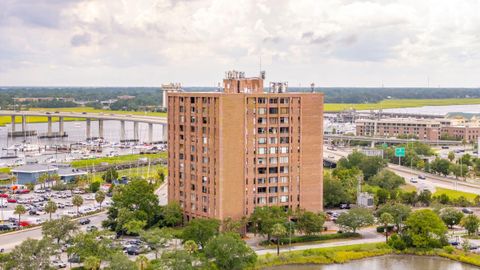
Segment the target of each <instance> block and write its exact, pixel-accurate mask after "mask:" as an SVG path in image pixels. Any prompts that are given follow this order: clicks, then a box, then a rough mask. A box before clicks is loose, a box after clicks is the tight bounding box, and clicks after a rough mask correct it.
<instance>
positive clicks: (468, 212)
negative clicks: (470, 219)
mask: <svg viewBox="0 0 480 270" xmlns="http://www.w3.org/2000/svg"><path fill="white" fill-rule="evenodd" d="M462 212H463V213H465V214H473V211H472V209H469V208H462Z"/></svg>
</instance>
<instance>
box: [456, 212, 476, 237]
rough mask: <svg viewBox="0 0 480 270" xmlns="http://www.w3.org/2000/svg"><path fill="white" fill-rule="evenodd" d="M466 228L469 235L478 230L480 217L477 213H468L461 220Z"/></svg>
mask: <svg viewBox="0 0 480 270" xmlns="http://www.w3.org/2000/svg"><path fill="white" fill-rule="evenodd" d="M460 225H462V227H463V228H465V230H467V232H468V235H472V234H474V233H477V232H478V227H479V226H480V219H479V218H478V217H477V216H475V215H466V216H464V217H463V218H462V220H461V221H460Z"/></svg>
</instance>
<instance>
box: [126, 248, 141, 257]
mask: <svg viewBox="0 0 480 270" xmlns="http://www.w3.org/2000/svg"><path fill="white" fill-rule="evenodd" d="M126 252H127V254H128V255H139V254H140V248H139V247H137V246H131V247H128V248H127V250H126Z"/></svg>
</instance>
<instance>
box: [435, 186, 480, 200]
mask: <svg viewBox="0 0 480 270" xmlns="http://www.w3.org/2000/svg"><path fill="white" fill-rule="evenodd" d="M442 194H446V195H447V196H448V197H449V198H450V199H456V198H458V197H460V196H463V197H465V198H467V200H469V201H471V202H473V199H475V197H477V194H474V193H467V192H463V191H456V190H453V189H446V188H439V187H437V188H435V193H434V194H433V195H434V196H440V195H442Z"/></svg>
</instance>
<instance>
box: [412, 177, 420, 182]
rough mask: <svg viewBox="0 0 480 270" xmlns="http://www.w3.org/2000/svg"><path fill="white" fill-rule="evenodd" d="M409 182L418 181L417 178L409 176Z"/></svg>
mask: <svg viewBox="0 0 480 270" xmlns="http://www.w3.org/2000/svg"><path fill="white" fill-rule="evenodd" d="M410 183H418V180H417V179H416V178H415V177H412V178H410Z"/></svg>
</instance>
